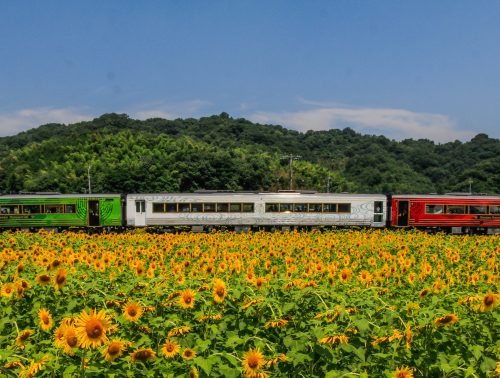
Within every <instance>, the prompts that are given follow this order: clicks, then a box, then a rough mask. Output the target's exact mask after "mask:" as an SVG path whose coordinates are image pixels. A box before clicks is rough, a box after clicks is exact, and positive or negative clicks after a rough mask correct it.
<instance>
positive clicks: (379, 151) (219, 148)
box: [0, 113, 500, 194]
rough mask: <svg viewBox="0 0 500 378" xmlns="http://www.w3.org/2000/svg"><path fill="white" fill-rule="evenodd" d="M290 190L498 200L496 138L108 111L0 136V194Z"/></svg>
mask: <svg viewBox="0 0 500 378" xmlns="http://www.w3.org/2000/svg"><path fill="white" fill-rule="evenodd" d="M289 155H300V158H298V159H297V160H293V189H304V190H305V189H308V190H317V191H321V192H325V191H331V192H340V191H348V192H360V193H367V192H371V193H432V192H437V193H444V192H467V191H469V182H470V181H471V182H472V190H473V191H474V192H483V193H490V194H493V193H500V141H499V140H498V139H492V138H489V137H488V136H487V135H485V134H479V135H477V136H475V137H474V138H473V139H472V140H471V141H469V142H466V143H462V142H459V141H455V142H450V143H445V144H435V143H434V142H432V141H429V140H411V139H409V140H404V141H402V142H396V141H394V140H390V139H387V138H385V137H383V136H369V135H361V134H358V133H356V132H354V131H353V130H352V129H349V128H346V129H344V130H338V129H332V130H329V131H308V132H306V133H300V132H297V131H292V130H288V129H286V128H283V127H280V126H271V125H260V124H254V123H251V122H250V121H247V120H245V119H241V118H240V119H233V118H231V117H230V116H229V115H228V114H227V113H222V114H220V115H218V116H211V117H204V118H200V119H193V118H188V119H184V120H183V119H176V120H164V119H159V118H156V119H149V120H146V121H138V120H133V119H130V118H129V117H128V116H127V115H125V114H105V115H103V116H101V117H99V118H96V119H94V120H93V121H89V122H81V123H76V124H72V125H67V126H66V125H61V124H48V125H43V126H40V127H38V128H36V129H32V130H29V131H27V132H23V133H20V134H18V135H16V136H12V137H4V138H0V192H2V193H17V192H39V191H59V192H62V193H70V192H71V193H72V192H78V193H83V192H84V191H85V190H87V187H88V184H87V178H88V176H87V172H88V169H89V167H90V174H91V185H92V192H94V193H97V192H117V193H130V192H179V191H181V192H184V191H194V190H198V189H226V190H279V189H289V159H287V158H286V156H289Z"/></svg>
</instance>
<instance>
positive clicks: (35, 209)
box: [23, 205, 42, 214]
mask: <svg viewBox="0 0 500 378" xmlns="http://www.w3.org/2000/svg"><path fill="white" fill-rule="evenodd" d="M41 212H42V206H41V205H23V214H40V213H41Z"/></svg>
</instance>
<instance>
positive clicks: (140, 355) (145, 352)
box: [130, 348, 156, 362]
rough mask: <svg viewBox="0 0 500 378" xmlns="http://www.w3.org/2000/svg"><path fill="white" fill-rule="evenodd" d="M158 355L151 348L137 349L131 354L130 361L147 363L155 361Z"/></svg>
mask: <svg viewBox="0 0 500 378" xmlns="http://www.w3.org/2000/svg"><path fill="white" fill-rule="evenodd" d="M155 357H156V353H155V352H154V351H153V349H151V348H143V349H136V350H135V351H134V352H132V353H130V359H131V360H132V362H138V361H139V362H145V361H151V360H154V359H155Z"/></svg>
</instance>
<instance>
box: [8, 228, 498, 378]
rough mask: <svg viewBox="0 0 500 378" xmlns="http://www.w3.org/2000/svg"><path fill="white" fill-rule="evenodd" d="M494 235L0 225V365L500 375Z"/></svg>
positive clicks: (83, 371)
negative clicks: (35, 229)
mask: <svg viewBox="0 0 500 378" xmlns="http://www.w3.org/2000/svg"><path fill="white" fill-rule="evenodd" d="M499 242H500V237H499V236H453V235H444V234H436V235H429V234H425V233H421V232H417V231H414V232H395V231H389V230H351V231H331V232H325V233H321V232H295V231H294V232H285V233H264V232H254V233H241V234H237V233H232V232H213V233H207V234H197V233H180V234H164V235H154V234H148V233H145V232H140V231H136V232H129V233H122V234H99V235H87V234H85V233H73V232H64V233H60V234H55V233H48V232H45V231H41V232H39V233H23V232H4V233H2V234H0V256H1V258H0V288H1V297H0V298H1V299H0V300H1V304H0V376H6V377H18V376H19V377H34V376H37V377H38V376H39V377H66V376H67V377H73V376H76V377H83V376H87V377H93V376H107V377H126V376H129V377H137V376H151V377H158V376H164V377H180V376H181V377H182V376H186V377H198V376H199V377H208V376H210V377H218V376H220V377H242V376H244V377H261V378H264V377H372V376H373V377H490V376H491V377H493V376H500V362H499V361H500V311H499V310H500V307H499V304H500V294H499V292H500V287H499V275H500V264H499V260H500V243H499Z"/></svg>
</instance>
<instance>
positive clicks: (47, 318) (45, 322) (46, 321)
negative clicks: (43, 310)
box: [42, 316, 50, 324]
mask: <svg viewBox="0 0 500 378" xmlns="http://www.w3.org/2000/svg"><path fill="white" fill-rule="evenodd" d="M42 322H43V324H49V323H50V319H49V317H48V316H44V317H43V318H42Z"/></svg>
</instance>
